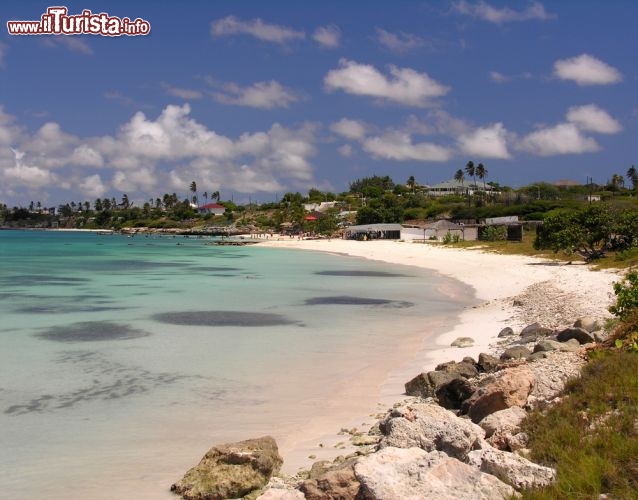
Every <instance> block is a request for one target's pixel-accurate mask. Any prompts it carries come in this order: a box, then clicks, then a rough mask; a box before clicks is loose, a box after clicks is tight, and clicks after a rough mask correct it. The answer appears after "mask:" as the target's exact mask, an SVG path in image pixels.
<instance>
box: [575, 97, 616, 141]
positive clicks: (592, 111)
mask: <svg viewBox="0 0 638 500" xmlns="http://www.w3.org/2000/svg"><path fill="white" fill-rule="evenodd" d="M567 121H568V122H570V123H573V124H574V125H576V126H577V127H578V128H579V129H580V130H586V131H588V132H598V133H599V134H616V133H618V132H620V131H621V130H622V126H621V125H620V123H618V122H617V121H616V120H615V119H614V118H612V117H611V116H610V115H609V113H607V111H605V110H604V109H601V108H599V107H598V106H596V105H595V104H588V105H586V106H574V107H571V108H569V109H568V110H567Z"/></svg>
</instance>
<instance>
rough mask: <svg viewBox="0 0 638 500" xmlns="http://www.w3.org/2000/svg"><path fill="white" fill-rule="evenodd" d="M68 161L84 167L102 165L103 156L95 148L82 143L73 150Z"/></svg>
mask: <svg viewBox="0 0 638 500" xmlns="http://www.w3.org/2000/svg"><path fill="white" fill-rule="evenodd" d="M70 162H71V163H72V164H74V165H80V166H86V167H101V166H103V165H104V158H102V155H101V154H100V153H99V152H98V151H96V150H95V149H93V148H91V147H89V146H87V145H86V144H82V145H80V146H78V147H77V148H75V149H74V150H73V153H72V154H71V158H70Z"/></svg>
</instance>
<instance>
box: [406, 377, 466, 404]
mask: <svg viewBox="0 0 638 500" xmlns="http://www.w3.org/2000/svg"><path fill="white" fill-rule="evenodd" d="M455 377H456V375H455V374H453V373H448V372H444V371H430V372H427V373H425V372H424V373H420V374H418V375H417V376H416V377H414V378H413V379H412V380H410V381H409V382H406V384H405V393H406V394H407V395H408V396H417V397H421V398H433V397H435V396H436V390H437V389H438V388H439V387H441V386H442V385H443V384H446V383H448V382H450V381H452V380H453V379H454V378H455Z"/></svg>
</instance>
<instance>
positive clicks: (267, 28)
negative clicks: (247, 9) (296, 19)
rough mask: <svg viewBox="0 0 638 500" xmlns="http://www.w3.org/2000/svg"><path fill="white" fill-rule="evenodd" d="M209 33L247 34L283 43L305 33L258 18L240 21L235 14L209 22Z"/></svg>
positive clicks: (222, 34)
mask: <svg viewBox="0 0 638 500" xmlns="http://www.w3.org/2000/svg"><path fill="white" fill-rule="evenodd" d="M210 31H211V34H212V35H213V36H214V37H222V36H230V35H249V36H253V37H255V38H258V39H259V40H262V41H264V42H271V43H278V44H280V45H284V44H286V43H288V42H289V41H291V40H296V39H303V38H305V36H306V34H305V33H304V32H303V31H296V30H294V29H292V28H287V27H285V26H279V25H276V24H270V23H266V22H264V21H262V20H261V19H259V18H256V19H250V20H247V21H242V20H241V19H238V18H237V17H235V16H227V17H224V18H223V19H218V20H216V21H213V22H212V23H211V29H210Z"/></svg>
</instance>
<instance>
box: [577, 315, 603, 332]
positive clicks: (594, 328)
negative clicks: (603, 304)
mask: <svg viewBox="0 0 638 500" xmlns="http://www.w3.org/2000/svg"><path fill="white" fill-rule="evenodd" d="M573 326H574V327H576V328H582V329H583V330H587V331H588V332H589V333H594V332H598V331H600V330H602V329H603V326H604V325H603V322H602V321H600V320H598V319H596V318H592V317H591V316H585V317H583V318H578V319H577V320H576V321H574V325H573Z"/></svg>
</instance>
